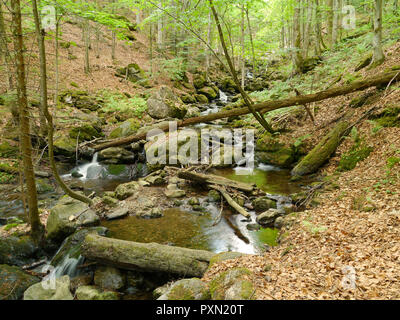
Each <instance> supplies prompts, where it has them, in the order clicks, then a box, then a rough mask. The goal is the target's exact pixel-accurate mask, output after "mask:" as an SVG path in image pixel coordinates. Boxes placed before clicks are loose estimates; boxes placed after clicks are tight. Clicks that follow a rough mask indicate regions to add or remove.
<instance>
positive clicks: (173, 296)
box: [157, 278, 210, 300]
mask: <svg viewBox="0 0 400 320" xmlns="http://www.w3.org/2000/svg"><path fill="white" fill-rule="evenodd" d="M208 299H210V291H209V290H208V286H207V285H206V284H205V283H204V282H202V281H201V280H200V279H198V278H192V279H182V280H178V281H176V282H174V283H173V284H172V285H170V286H169V287H168V289H167V291H166V292H164V293H163V294H162V295H161V296H160V297H159V298H158V299H157V300H208Z"/></svg>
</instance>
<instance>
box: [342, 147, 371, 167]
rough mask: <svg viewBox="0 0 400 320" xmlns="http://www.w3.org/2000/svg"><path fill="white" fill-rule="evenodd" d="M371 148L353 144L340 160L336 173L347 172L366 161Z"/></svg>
mask: <svg viewBox="0 0 400 320" xmlns="http://www.w3.org/2000/svg"><path fill="white" fill-rule="evenodd" d="M372 150H373V148H372V147H369V146H365V145H360V146H359V145H358V144H355V145H354V146H353V147H352V148H351V149H350V151H349V152H346V153H345V154H344V155H342V157H341V158H340V162H339V166H338V171H348V170H352V169H354V168H355V167H356V165H357V163H358V162H360V161H362V160H364V159H366V158H367V157H368V156H369V155H370V153H371V152H372Z"/></svg>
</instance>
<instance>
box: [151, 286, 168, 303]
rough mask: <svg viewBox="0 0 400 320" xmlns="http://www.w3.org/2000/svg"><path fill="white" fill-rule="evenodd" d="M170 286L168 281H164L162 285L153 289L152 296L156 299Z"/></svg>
mask: <svg viewBox="0 0 400 320" xmlns="http://www.w3.org/2000/svg"><path fill="white" fill-rule="evenodd" d="M170 286H171V284H170V283H166V284H164V285H163V286H161V287H158V288H156V289H154V290H153V298H154V299H158V298H159V297H161V296H162V295H163V294H165V293H166V292H167V291H168V289H169V288H170Z"/></svg>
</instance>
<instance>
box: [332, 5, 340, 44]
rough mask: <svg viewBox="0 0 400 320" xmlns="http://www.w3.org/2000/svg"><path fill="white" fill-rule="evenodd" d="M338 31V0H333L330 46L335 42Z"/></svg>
mask: <svg viewBox="0 0 400 320" xmlns="http://www.w3.org/2000/svg"><path fill="white" fill-rule="evenodd" d="M338 31H339V0H333V25H332V42H331V45H332V47H333V46H334V45H335V44H336V43H337V40H338Z"/></svg>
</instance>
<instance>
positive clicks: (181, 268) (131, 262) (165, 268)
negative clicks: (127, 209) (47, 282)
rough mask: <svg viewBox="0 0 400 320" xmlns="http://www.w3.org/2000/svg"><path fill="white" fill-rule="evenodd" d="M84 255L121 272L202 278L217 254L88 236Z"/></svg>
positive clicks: (85, 241)
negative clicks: (165, 273) (156, 273)
mask: <svg viewBox="0 0 400 320" xmlns="http://www.w3.org/2000/svg"><path fill="white" fill-rule="evenodd" d="M82 255H83V256H84V257H85V258H87V259H90V260H94V261H97V262H100V263H103V264H106V265H111V266H114V267H117V268H121V269H127V270H134V271H146V272H167V273H173V274H177V275H182V276H192V277H202V276H203V274H204V272H205V271H206V270H207V268H208V265H209V262H210V259H211V258H212V257H213V256H214V255H215V253H213V252H210V251H205V250H193V249H187V248H180V247H172V246H167V245H161V244H157V243H138V242H132V241H124V240H118V239H111V238H106V237H101V236H98V235H97V234H88V235H87V236H86V238H85V240H84V242H83V244H82Z"/></svg>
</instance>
